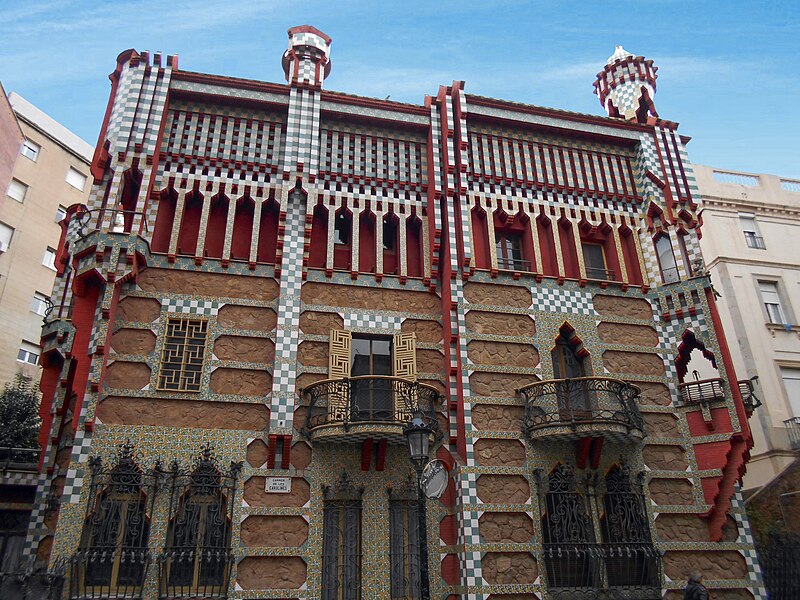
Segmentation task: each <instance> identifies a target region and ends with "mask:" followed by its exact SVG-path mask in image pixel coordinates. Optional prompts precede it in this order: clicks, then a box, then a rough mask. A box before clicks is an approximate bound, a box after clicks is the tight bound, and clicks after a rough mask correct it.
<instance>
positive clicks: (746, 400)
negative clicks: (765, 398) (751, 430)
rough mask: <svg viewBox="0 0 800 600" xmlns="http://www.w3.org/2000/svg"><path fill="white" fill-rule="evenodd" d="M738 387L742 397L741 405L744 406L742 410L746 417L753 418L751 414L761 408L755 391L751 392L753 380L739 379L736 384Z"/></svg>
mask: <svg viewBox="0 0 800 600" xmlns="http://www.w3.org/2000/svg"><path fill="white" fill-rule="evenodd" d="M736 383H737V385H738V386H739V394H741V396H742V403H743V404H744V409H745V411H746V412H747V416H748V417H751V416H753V412H755V410H756V409H757V408H758V407H759V406H761V400H759V399H758V396H756V393H755V391H754V390H753V380H752V379H741V380H739V381H737V382H736Z"/></svg>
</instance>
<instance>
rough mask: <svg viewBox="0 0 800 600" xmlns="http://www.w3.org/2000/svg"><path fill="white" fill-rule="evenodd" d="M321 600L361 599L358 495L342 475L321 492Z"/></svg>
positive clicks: (358, 489) (359, 504) (361, 490)
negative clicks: (323, 500)
mask: <svg viewBox="0 0 800 600" xmlns="http://www.w3.org/2000/svg"><path fill="white" fill-rule="evenodd" d="M322 493H323V497H324V499H325V503H324V508H323V513H322V514H323V516H322V519H323V526H322V527H323V528H322V600H360V598H361V495H362V494H363V493H364V488H355V487H354V486H353V484H352V482H351V481H350V480H349V478H348V477H347V474H346V473H342V476H341V478H340V479H339V481H338V482H337V483H336V484H335V485H332V486H325V487H324V488H323V490H322Z"/></svg>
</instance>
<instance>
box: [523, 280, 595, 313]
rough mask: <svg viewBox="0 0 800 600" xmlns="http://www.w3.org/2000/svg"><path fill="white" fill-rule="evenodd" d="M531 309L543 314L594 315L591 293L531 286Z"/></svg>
mask: <svg viewBox="0 0 800 600" xmlns="http://www.w3.org/2000/svg"><path fill="white" fill-rule="evenodd" d="M531 294H532V296H533V304H532V305H531V308H534V309H536V310H540V311H544V312H562V313H572V314H576V315H596V314H597V312H595V310H594V305H593V303H592V294H591V292H584V291H579V290H575V289H565V288H548V287H543V286H532V287H531Z"/></svg>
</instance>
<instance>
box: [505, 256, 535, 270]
mask: <svg viewBox="0 0 800 600" xmlns="http://www.w3.org/2000/svg"><path fill="white" fill-rule="evenodd" d="M497 268H498V269H501V270H504V271H514V272H517V273H530V272H531V261H529V260H525V259H524V258H506V257H503V256H498V257H497Z"/></svg>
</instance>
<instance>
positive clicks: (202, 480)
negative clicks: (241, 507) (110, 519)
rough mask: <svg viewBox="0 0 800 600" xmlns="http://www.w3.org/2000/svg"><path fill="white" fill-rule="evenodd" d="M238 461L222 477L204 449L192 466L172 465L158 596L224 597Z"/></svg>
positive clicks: (229, 554)
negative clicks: (183, 468)
mask: <svg viewBox="0 0 800 600" xmlns="http://www.w3.org/2000/svg"><path fill="white" fill-rule="evenodd" d="M240 469H241V463H231V466H230V469H229V470H228V471H227V472H225V473H222V472H220V470H219V469H218V468H217V465H216V460H215V458H214V455H213V453H212V451H211V448H210V447H209V446H206V447H205V448H204V449H203V452H202V454H201V456H200V457H199V458H198V459H197V461H196V462H195V464H194V467H193V468H192V469H191V470H189V471H183V470H181V469H180V468H179V467H178V465H177V464H174V465H173V466H172V469H171V473H170V474H169V477H170V479H171V481H172V485H171V494H170V514H171V515H173V516H172V518H171V519H170V523H169V528H168V532H167V543H166V548H165V550H164V553H163V554H162V555H161V556H160V557H159V585H160V588H161V590H160V591H161V597H163V598H189V597H191V598H194V597H202V598H225V597H226V596H227V591H228V579H229V577H230V568H231V565H232V564H233V554H232V552H231V523H232V519H233V506H234V502H233V499H234V494H235V491H236V480H237V478H238V474H239V470H240Z"/></svg>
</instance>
